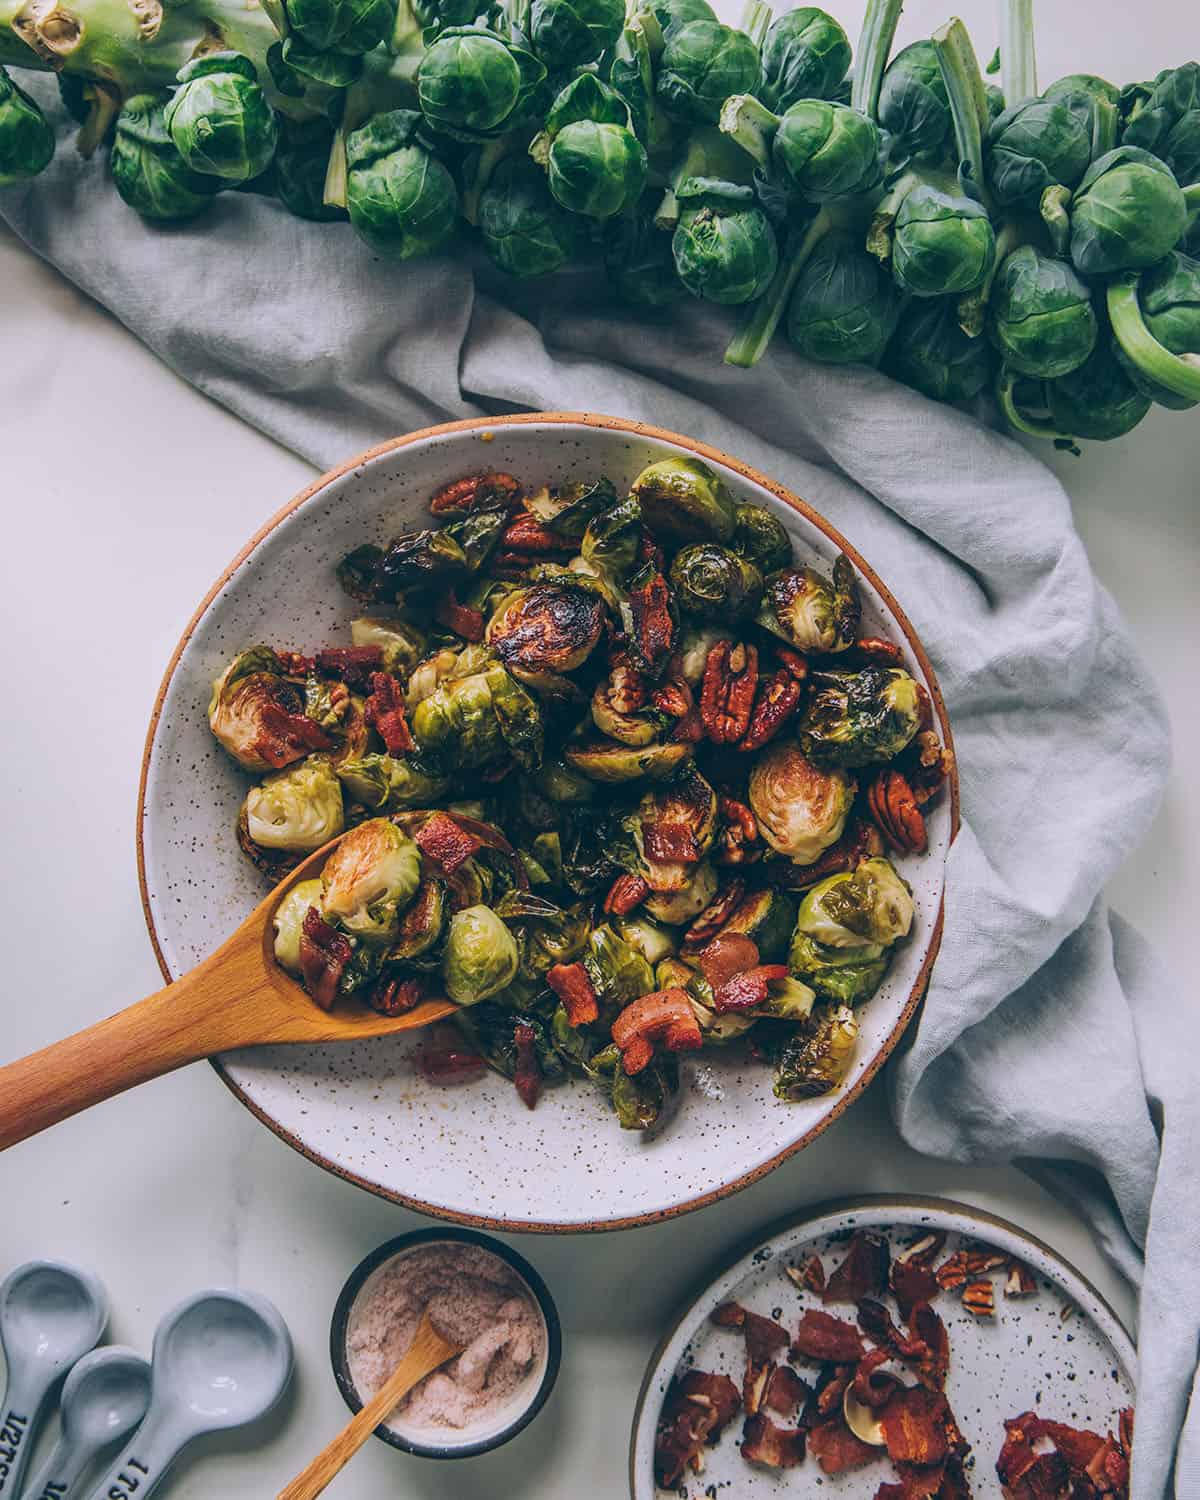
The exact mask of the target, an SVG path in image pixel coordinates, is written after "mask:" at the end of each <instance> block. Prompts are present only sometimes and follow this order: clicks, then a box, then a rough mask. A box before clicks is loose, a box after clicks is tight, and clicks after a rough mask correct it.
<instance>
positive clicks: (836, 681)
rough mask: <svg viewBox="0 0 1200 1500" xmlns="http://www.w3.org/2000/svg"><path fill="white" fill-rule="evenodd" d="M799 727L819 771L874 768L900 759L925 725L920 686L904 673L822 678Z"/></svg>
mask: <svg viewBox="0 0 1200 1500" xmlns="http://www.w3.org/2000/svg"><path fill="white" fill-rule="evenodd" d="M810 681H811V686H810V690H809V694H808V698H807V700H806V702H805V706H804V712H803V714H802V715H801V718H800V722H799V725H798V730H797V732H798V736H799V740H800V745H801V747H802V749H803V750H804V753H805V755H807V756H808V757H809V758H810V759H811V760H812V761H813V762H814V764H816V765H819V766H868V765H877V764H882V763H883V762H885V761H889V760H892V759H893V758H894V757H895V756H897V755H899V753H900V752H901V750H903V749H904V747H905V746H906V745H907V744H908V743H909V741H910V740H911V739H912V737H913V735H915V734H916V732H917V728H918V726H919V724H920V720H921V703H920V695H919V694H918V692H917V684H916V682H915V680H914V679H913V678H912V677H910V676H909V675H908V673H907V672H905V671H904V670H903V669H902V668H900V667H866V668H864V669H863V670H862V671H861V672H820V673H816V674H814V675H813V676H812V678H811V679H810Z"/></svg>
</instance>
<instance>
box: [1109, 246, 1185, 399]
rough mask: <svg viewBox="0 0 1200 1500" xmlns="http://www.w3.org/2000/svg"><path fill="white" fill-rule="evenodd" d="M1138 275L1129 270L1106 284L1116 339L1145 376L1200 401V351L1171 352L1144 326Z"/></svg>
mask: <svg viewBox="0 0 1200 1500" xmlns="http://www.w3.org/2000/svg"><path fill="white" fill-rule="evenodd" d="M1141 278H1142V273H1141V272H1139V271H1129V272H1126V273H1125V274H1124V275H1122V276H1118V277H1117V278H1116V279H1115V280H1114V281H1112V282H1110V283H1109V287H1108V316H1109V319H1110V320H1111V322H1112V329H1113V333H1114V334H1115V336H1116V339H1117V342H1118V344H1119V345H1120V346H1121V348H1122V349H1123V350H1124V351H1125V353H1126V354H1127V355H1128V356H1129V358H1130V359H1131V360H1132V361H1133V363H1134V364H1135V365H1136V366H1137V368H1138V369H1139V370H1140V371H1141V372H1142V374H1143V375H1145V376H1146V377H1147V378H1148V379H1150V380H1152V381H1154V382H1156V383H1157V384H1158V385H1163V386H1166V388H1167V389H1168V390H1169V391H1173V392H1174V393H1175V394H1176V395H1177V396H1184V397H1186V398H1187V399H1189V400H1191V401H1200V354H1172V352H1171V351H1170V350H1169V349H1168V348H1166V347H1165V346H1164V345H1163V344H1160V343H1159V341H1158V340H1157V339H1156V338H1155V337H1154V335H1153V334H1152V333H1151V332H1150V330H1149V328H1147V327H1146V320H1145V318H1144V317H1143V315H1142V307H1141V302H1140V300H1139V298H1138V283H1139V282H1140V281H1141Z"/></svg>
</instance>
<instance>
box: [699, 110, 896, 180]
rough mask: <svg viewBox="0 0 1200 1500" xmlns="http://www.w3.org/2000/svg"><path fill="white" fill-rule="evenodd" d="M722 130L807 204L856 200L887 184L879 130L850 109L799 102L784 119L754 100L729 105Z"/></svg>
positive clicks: (724, 112)
mask: <svg viewBox="0 0 1200 1500" xmlns="http://www.w3.org/2000/svg"><path fill="white" fill-rule="evenodd" d="M720 122H721V129H722V130H723V131H724V132H725V134H726V135H728V136H730V137H731V138H732V139H733V140H735V141H736V142H737V143H738V145H740V146H741V147H742V149H743V150H745V151H747V152H749V154H750V155H751V156H752V157H753V158H754V159H755V161H757V162H758V164H759V165H760V166H761V167H763V168H769V169H770V170H772V171H773V172H774V173H775V174H777V176H778V178H779V180H780V181H781V182H782V183H783V185H784V186H785V187H787V188H789V189H790V190H791V191H792V192H794V193H797V194H799V196H800V197H801V198H803V199H805V200H806V201H807V202H809V203H828V202H830V201H832V200H834V199H838V198H850V197H857V196H859V195H861V194H863V193H869V192H871V191H872V190H873V189H874V188H876V187H878V186H879V184H880V182H881V181H882V179H883V171H882V166H881V163H880V147H881V140H880V135H879V127H878V126H877V125H876V124H875V122H874V120H872V119H870V118H869V117H868V116H867V115H864V114H860V113H859V111H858V110H856V109H852V108H851V107H850V106H849V105H847V104H835V103H832V102H831V101H829V100H827V99H801V100H800V101H799V102H798V103H796V104H793V105H791V107H790V108H789V109H787V110H786V111H785V112H784V113H783V114H782V115H776V114H773V113H772V112H771V111H770V110H769V109H767V108H765V107H764V106H763V105H762V104H760V103H759V101H758V100H757V99H755V98H753V97H752V96H750V95H748V94H746V95H735V96H732V97H730V98H729V99H727V100H726V101H725V104H724V107H723V108H722V110H721V116H720Z"/></svg>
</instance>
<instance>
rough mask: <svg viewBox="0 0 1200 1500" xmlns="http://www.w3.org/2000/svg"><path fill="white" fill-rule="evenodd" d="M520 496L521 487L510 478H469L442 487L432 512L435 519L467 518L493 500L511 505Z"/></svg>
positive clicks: (452, 481)
mask: <svg viewBox="0 0 1200 1500" xmlns="http://www.w3.org/2000/svg"><path fill="white" fill-rule="evenodd" d="M520 493H521V486H520V485H519V484H518V483H517V481H516V480H515V479H514V478H513V477H512V475H511V474H497V473H483V474H466V475H464V476H463V478H461V479H452V480H451V481H450V483H449V484H444V485H442V487H441V489H440V490H438V491H437V492H436V493H435V494H434V496H433V499H432V500H430V502H429V509H430V510H431V511H432V512H433V514H434V515H435V516H465V515H469V514H470V512H471V511H473V510H475V509H477V508H478V507H479V506H480V505H486V504H488V503H489V502H491V501H493V500H494V501H497V502H499V501H506V502H507V503H509V504H512V503H513V502H515V500H516V499H517V496H518V495H519V494H520Z"/></svg>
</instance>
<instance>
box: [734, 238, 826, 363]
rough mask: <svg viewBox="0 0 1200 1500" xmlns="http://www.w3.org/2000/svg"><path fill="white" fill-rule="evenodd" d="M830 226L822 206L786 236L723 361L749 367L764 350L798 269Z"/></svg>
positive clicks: (802, 266) (797, 277)
mask: <svg viewBox="0 0 1200 1500" xmlns="http://www.w3.org/2000/svg"><path fill="white" fill-rule="evenodd" d="M832 227H833V220H832V218H831V216H830V214H829V212H828V211H827V210H826V209H822V210H821V212H820V213H819V214H818V215H817V216H816V218H815V219H813V220H812V222H811V223H810V224H809V225H808V226H807V228H805V229H803V230H800V231H798V232H797V233H796V234H795V235H793V236H789V242H788V244H787V245H786V246H785V247H784V252H783V257H782V259H781V260H780V262H779V269H778V270H777V271H776V272H775V277H774V279H773V280H772V282H771V285H770V286H769V287H768V288H767V290H766V291H765V292H764V293H763V295H762V296H761V297H760V298H759V299H758V301H757V302H755V303H754V304H753V306H752V307H750V309H749V310H748V312H747V315H746V319H745V321H744V322H743V324H742V326H741V327H740V328H739V329H738V331H737V333H735V334H734V336H733V339H732V340H731V342H730V344H729V347H728V348H727V349H726V351H725V363H726V364H727V365H740V366H741V367H742V369H745V370H749V369H751V368H753V366H754V365H756V364H757V363H758V362H759V360H760V359H761V358H762V357H763V355H764V354H765V353H766V352H767V346H768V345H769V344H770V342H771V339H772V338H773V337H774V334H775V330H776V329H777V328H778V327H779V320H780V318H782V317H783V315H784V313H785V312H786V311H787V305H788V302H789V301H790V300H791V296H792V292H793V291H794V289H795V286H796V282H797V280H798V279H799V277H800V272H801V271H803V269H804V267H805V265H806V263H807V262H808V260H809V258H810V256H811V255H812V253H813V251H814V250H815V249H816V248H817V246H818V245H819V244H820V243H821V241H822V240H823V239H824V238H825V236H826V235H827V234H828V233H829V231H830V229H832Z"/></svg>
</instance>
